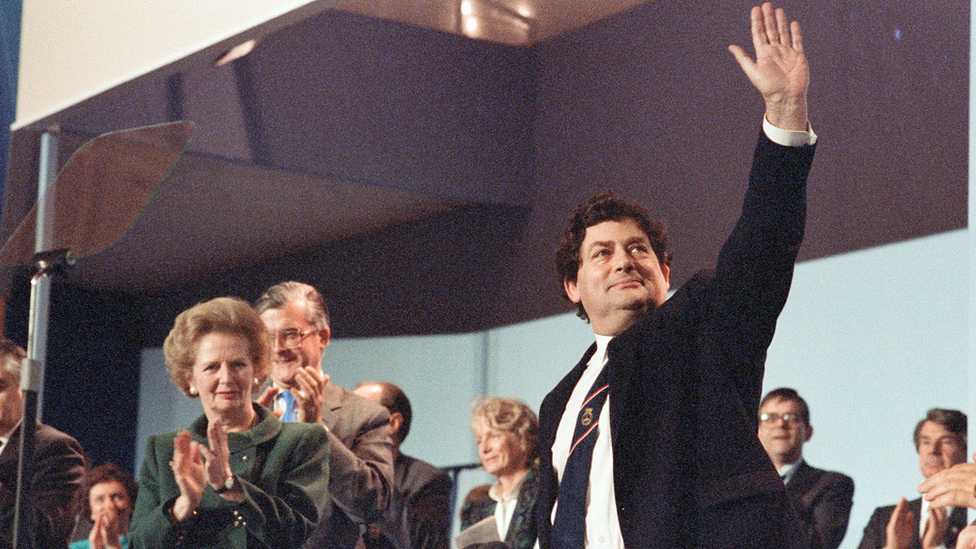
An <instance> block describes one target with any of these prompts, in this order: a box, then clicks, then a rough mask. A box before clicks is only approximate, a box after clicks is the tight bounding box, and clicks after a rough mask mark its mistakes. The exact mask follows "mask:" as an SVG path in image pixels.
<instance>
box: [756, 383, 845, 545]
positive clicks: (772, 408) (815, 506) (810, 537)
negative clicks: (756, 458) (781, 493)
mask: <svg viewBox="0 0 976 549" xmlns="http://www.w3.org/2000/svg"><path fill="white" fill-rule="evenodd" d="M812 436H813V427H812V426H811V425H810V409H809V408H808V407H807V403H806V401H805V400H803V398H802V397H800V395H799V394H798V393H797V392H796V391H795V390H794V389H788V388H780V389H774V390H772V391H770V392H769V393H767V394H766V396H764V397H763V399H762V401H761V402H760V403H759V441H760V442H762V445H763V448H765V449H766V453H767V454H769V459H770V460H772V462H773V466H774V467H776V471H777V472H778V473H779V475H780V477H781V478H782V479H783V482H784V483H786V494H787V496H789V498H790V501H791V502H792V503H793V506H794V508H795V509H796V512H797V515H799V517H800V521H801V522H802V523H803V527H804V534H805V536H806V538H807V543H808V544H809V546H810V549H836V548H837V547H839V546H840V542H841V541H843V539H844V533H845V532H847V522H848V521H849V520H850V518H851V506H852V505H853V503H854V481H853V480H851V477H849V476H847V475H842V474H840V473H835V472H833V471H824V470H822V469H816V468H814V467H810V466H809V465H807V462H806V461H804V460H803V444H804V443H805V442H807V441H809V440H810V437H812Z"/></svg>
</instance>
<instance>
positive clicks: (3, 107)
mask: <svg viewBox="0 0 976 549" xmlns="http://www.w3.org/2000/svg"><path fill="white" fill-rule="evenodd" d="M22 4H23V0H0V196H3V185H4V182H5V181H6V179H7V153H8V151H9V149H10V124H12V123H13V121H14V106H15V105H16V101H17V64H18V62H19V60H20V14H21V11H22Z"/></svg>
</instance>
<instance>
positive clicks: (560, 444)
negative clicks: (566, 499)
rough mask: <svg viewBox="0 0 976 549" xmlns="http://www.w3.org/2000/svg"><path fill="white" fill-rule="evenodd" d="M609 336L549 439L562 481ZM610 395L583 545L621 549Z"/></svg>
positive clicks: (804, 141)
mask: <svg viewBox="0 0 976 549" xmlns="http://www.w3.org/2000/svg"><path fill="white" fill-rule="evenodd" d="M763 132H765V134H766V137H768V138H769V140H770V141H772V142H773V143H776V144H777V145H782V146H785V147H799V146H803V145H812V144H814V143H816V142H817V135H816V134H815V133H814V132H813V129H812V128H810V127H808V128H807V131H791V130H783V129H780V128H777V127H775V126H773V125H772V124H770V123H769V121H768V120H766V117H763ZM611 339H613V337H612V336H602V335H599V334H596V345H597V347H596V352H595V353H593V357H592V358H590V361H589V362H588V363H587V366H586V369H585V370H584V371H583V375H582V377H580V380H579V381H578V382H577V383H576V387H575V388H573V393H572V395H570V397H569V401H568V402H567V403H566V409H565V410H563V415H562V418H561V419H560V420H559V427H558V428H557V430H556V438H555V439H554V440H553V443H552V465H553V468H554V469H555V471H556V476H557V478H558V479H559V480H560V481H562V478H563V471H564V470H565V469H566V460H567V459H568V457H569V447H570V444H572V438H573V432H574V431H575V429H576V419H577V416H578V415H579V410H580V406H582V404H583V400H584V399H585V398H586V394H587V393H588V392H589V390H590V387H591V386H592V385H593V382H594V381H596V378H597V376H598V375H599V374H600V370H601V369H603V366H604V365H605V364H606V363H607V345H608V344H609V343H610V340H611ZM610 405H611V404H610V398H609V397H607V401H606V402H605V403H604V405H603V409H602V410H601V412H600V425H599V427H598V434H597V439H596V445H595V446H594V448H593V461H592V463H591V464H590V487H589V490H588V491H587V502H586V540H585V546H586V547H587V548H593V549H597V548H598V549H624V540H623V535H622V533H621V531H620V521H619V520H618V518H617V504H616V497H615V494H614V486H613V447H612V445H611V435H610ZM557 506H558V503H557V504H556V505H553V508H552V515H551V516H550V520H554V519H555V518H556V507H557Z"/></svg>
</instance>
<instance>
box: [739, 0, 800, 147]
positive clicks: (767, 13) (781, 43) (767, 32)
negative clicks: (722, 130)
mask: <svg viewBox="0 0 976 549" xmlns="http://www.w3.org/2000/svg"><path fill="white" fill-rule="evenodd" d="M751 20H752V44H753V47H754V48H755V50H756V59H755V60H753V59H752V58H750V57H749V55H748V54H746V52H745V51H744V50H743V49H742V48H741V47H739V46H735V45H732V46H729V51H730V52H732V55H734V56H735V59H736V61H738V62H739V66H740V67H742V70H743V71H744V72H745V73H746V76H748V77H749V80H750V81H751V82H752V84H753V85H754V86H755V87H756V89H757V90H759V93H761V94H762V96H763V99H764V100H765V102H766V119H767V120H769V122H770V124H773V125H774V126H777V127H779V128H782V129H785V130H806V129H807V89H808V88H809V86H810V67H809V66H808V65H807V58H806V56H805V55H804V53H803V34H802V32H801V30H800V24H799V23H797V22H796V21H794V22H792V23H790V22H789V20H788V19H787V17H786V12H785V11H784V10H783V9H782V8H780V9H773V5H772V4H770V3H769V2H766V3H765V4H763V5H762V6H761V7H760V6H756V7H753V8H752V13H751Z"/></svg>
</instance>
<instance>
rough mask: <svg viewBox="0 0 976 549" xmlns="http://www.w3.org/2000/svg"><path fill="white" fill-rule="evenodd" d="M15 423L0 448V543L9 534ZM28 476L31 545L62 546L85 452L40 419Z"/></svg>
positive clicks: (15, 459) (15, 456)
mask: <svg viewBox="0 0 976 549" xmlns="http://www.w3.org/2000/svg"><path fill="white" fill-rule="evenodd" d="M19 453H20V427H17V429H16V430H15V431H14V433H13V436H11V437H10V441H9V442H8V443H7V445H6V446H4V447H3V451H2V452H0V548H3V549H9V548H10V547H11V540H12V539H13V522H14V505H15V501H16V495H17V494H16V492H17V463H18V461H19V460H18V454H19ZM34 460H35V461H34V481H33V483H32V484H31V490H32V493H31V498H30V500H29V501H28V502H27V503H28V504H30V505H31V507H32V509H33V511H34V518H33V521H34V530H33V531H34V547H35V548H36V549H64V548H65V547H67V545H68V542H67V539H68V536H69V535H70V534H71V528H72V527H73V526H74V520H75V514H76V513H77V511H78V503H79V499H78V496H79V494H80V492H81V490H82V483H83V481H84V477H85V464H86V458H85V452H84V450H82V448H81V445H80V444H78V441H77V440H75V439H74V438H72V437H70V436H68V435H66V434H64V433H62V432H61V431H58V430H57V429H55V428H54V427H49V426H47V425H44V424H42V423H38V424H37V430H36V431H35V432H34Z"/></svg>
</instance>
